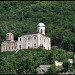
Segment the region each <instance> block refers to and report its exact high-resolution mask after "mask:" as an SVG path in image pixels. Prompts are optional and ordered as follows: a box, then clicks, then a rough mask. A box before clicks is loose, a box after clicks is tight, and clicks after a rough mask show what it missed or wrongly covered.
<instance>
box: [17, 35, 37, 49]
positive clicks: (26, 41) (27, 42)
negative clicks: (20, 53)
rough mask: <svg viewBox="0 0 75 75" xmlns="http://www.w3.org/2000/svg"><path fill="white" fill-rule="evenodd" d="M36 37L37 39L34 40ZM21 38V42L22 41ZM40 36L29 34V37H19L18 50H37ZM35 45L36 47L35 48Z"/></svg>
mask: <svg viewBox="0 0 75 75" xmlns="http://www.w3.org/2000/svg"><path fill="white" fill-rule="evenodd" d="M34 37H36V39H34ZM20 38H21V41H20ZM37 40H38V35H37V34H29V35H23V36H21V37H18V49H20V45H21V49H28V47H29V48H37V47H38V42H37ZM34 44H36V46H35V47H34Z"/></svg>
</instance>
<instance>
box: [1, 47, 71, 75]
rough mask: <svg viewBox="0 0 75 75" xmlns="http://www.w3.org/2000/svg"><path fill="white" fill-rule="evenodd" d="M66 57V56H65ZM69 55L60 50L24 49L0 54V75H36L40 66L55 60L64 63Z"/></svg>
mask: <svg viewBox="0 0 75 75" xmlns="http://www.w3.org/2000/svg"><path fill="white" fill-rule="evenodd" d="M66 55H67V56H66ZM68 56H69V53H67V52H66V51H64V50H62V49H57V50H50V51H49V50H45V49H40V48H38V49H24V50H19V51H18V52H17V53H15V52H8V51H7V52H0V74H36V68H37V67H38V66H39V65H41V64H43V65H44V64H45V65H46V64H51V63H53V62H54V61H55V60H58V61H65V62H66V60H67V59H68V58H72V55H70V56H69V57H68Z"/></svg>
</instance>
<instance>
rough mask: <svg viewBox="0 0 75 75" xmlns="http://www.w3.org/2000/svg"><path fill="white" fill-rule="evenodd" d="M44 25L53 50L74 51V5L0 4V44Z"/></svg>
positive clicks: (54, 2) (46, 2)
mask: <svg viewBox="0 0 75 75" xmlns="http://www.w3.org/2000/svg"><path fill="white" fill-rule="evenodd" d="M39 22H43V23H44V24H45V25H46V35H48V36H49V37H51V39H52V46H53V45H56V46H58V47H62V48H64V49H65V50H69V51H74V50H75V1H2V2H0V43H1V42H3V41H4V40H5V35H6V33H8V32H12V33H13V34H14V35H15V40H17V37H18V36H21V35H23V34H26V33H31V32H35V31H36V27H37V24H38V23H39Z"/></svg>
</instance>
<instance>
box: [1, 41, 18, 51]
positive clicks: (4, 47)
mask: <svg viewBox="0 0 75 75" xmlns="http://www.w3.org/2000/svg"><path fill="white" fill-rule="evenodd" d="M16 49H17V43H16V42H15V41H14V42H11V41H4V42H3V43H2V44H1V52H3V51H15V50H16Z"/></svg>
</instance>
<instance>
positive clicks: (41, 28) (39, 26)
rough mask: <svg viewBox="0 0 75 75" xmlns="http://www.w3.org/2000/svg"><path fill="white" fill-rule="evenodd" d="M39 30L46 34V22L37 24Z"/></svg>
mask: <svg viewBox="0 0 75 75" xmlns="http://www.w3.org/2000/svg"><path fill="white" fill-rule="evenodd" d="M37 32H39V33H41V34H43V35H45V24H44V23H39V24H38V25H37Z"/></svg>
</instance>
